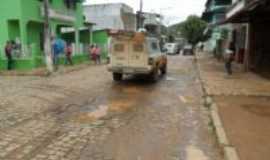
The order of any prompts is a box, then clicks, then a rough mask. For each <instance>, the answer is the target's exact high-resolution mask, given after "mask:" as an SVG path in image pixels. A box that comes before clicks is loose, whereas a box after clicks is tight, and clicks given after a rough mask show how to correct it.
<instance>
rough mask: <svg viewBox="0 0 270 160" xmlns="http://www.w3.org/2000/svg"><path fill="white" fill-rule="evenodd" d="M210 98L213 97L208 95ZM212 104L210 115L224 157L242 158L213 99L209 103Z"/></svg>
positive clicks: (232, 159) (231, 158)
mask: <svg viewBox="0 0 270 160" xmlns="http://www.w3.org/2000/svg"><path fill="white" fill-rule="evenodd" d="M206 97H207V98H208V99H209V98H210V99H212V98H211V97H209V96H206ZM209 106H210V112H211V114H210V117H211V120H212V122H213V125H214V131H215V133H216V136H217V140H218V143H219V145H220V147H221V148H222V151H223V154H224V157H225V159H226V160H240V158H239V156H238V153H237V151H236V148H235V147H234V146H233V145H231V144H230V141H229V139H228V136H227V134H226V132H225V129H224V127H223V123H222V120H221V118H220V115H219V112H218V106H217V104H216V103H215V102H214V100H213V99H212V103H211V104H209Z"/></svg>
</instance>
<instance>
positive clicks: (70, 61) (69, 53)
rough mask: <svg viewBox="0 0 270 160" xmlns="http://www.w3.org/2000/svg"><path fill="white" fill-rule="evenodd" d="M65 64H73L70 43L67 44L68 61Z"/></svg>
mask: <svg viewBox="0 0 270 160" xmlns="http://www.w3.org/2000/svg"><path fill="white" fill-rule="evenodd" d="M65 64H70V65H73V62H72V45H71V44H70V43H68V44H67V46H66V61H65Z"/></svg>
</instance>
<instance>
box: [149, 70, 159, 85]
mask: <svg viewBox="0 0 270 160" xmlns="http://www.w3.org/2000/svg"><path fill="white" fill-rule="evenodd" d="M158 76H159V70H158V69H157V70H154V71H153V72H152V73H151V74H150V79H151V81H153V82H157V81H158Z"/></svg>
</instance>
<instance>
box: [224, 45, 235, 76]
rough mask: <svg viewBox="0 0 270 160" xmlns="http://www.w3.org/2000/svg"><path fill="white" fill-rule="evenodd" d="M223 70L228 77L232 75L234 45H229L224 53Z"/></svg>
mask: <svg viewBox="0 0 270 160" xmlns="http://www.w3.org/2000/svg"><path fill="white" fill-rule="evenodd" d="M224 58H225V69H226V72H227V74H228V75H232V63H233V61H234V44H233V43H230V46H229V49H227V50H226V51H225V57H224Z"/></svg>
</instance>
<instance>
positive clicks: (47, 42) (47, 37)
mask: <svg viewBox="0 0 270 160" xmlns="http://www.w3.org/2000/svg"><path fill="white" fill-rule="evenodd" d="M49 19H50V18H49V0H44V20H45V21H44V52H45V60H46V66H47V70H48V71H49V72H50V73H52V72H53V70H54V69H53V62H52V48H51V31H50V22H49Z"/></svg>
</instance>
